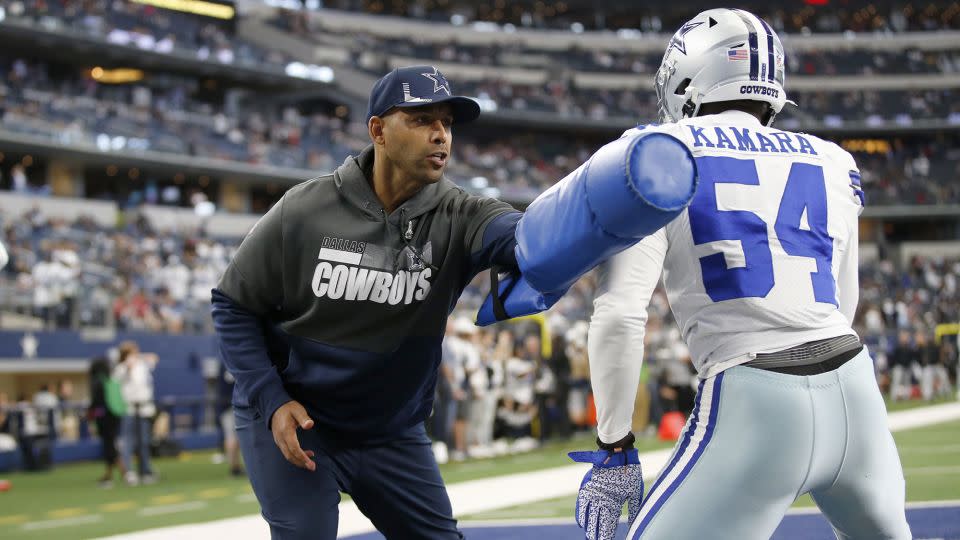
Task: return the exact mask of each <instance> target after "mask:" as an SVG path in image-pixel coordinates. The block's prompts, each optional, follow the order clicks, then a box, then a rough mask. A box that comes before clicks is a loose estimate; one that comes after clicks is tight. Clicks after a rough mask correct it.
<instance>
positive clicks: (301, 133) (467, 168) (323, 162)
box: [0, 56, 960, 204]
mask: <svg viewBox="0 0 960 540" xmlns="http://www.w3.org/2000/svg"><path fill="white" fill-rule="evenodd" d="M0 70H2V72H3V73H5V75H6V76H5V77H4V79H3V80H2V81H0V105H2V120H0V127H2V128H3V129H6V130H9V131H13V132H16V133H28V134H33V135H41V136H44V137H47V138H49V139H51V140H53V141H55V142H59V143H61V144H66V145H71V144H74V145H86V146H94V147H100V148H102V149H113V150H124V151H127V150H129V151H138V150H152V151H157V152H165V153H169V154H176V155H194V156H202V157H212V158H219V159H225V160H231V161H237V162H243V163H251V164H267V165H275V166H284V167H290V168H299V169H309V170H311V171H316V172H317V173H322V172H326V171H330V170H332V169H333V168H335V166H336V165H337V164H339V163H340V162H341V161H342V159H343V158H344V157H345V156H347V155H350V154H355V153H357V152H358V151H359V150H360V149H362V148H363V147H364V146H365V145H366V144H367V136H366V129H365V126H363V125H362V124H360V123H359V122H356V121H350V120H348V118H347V114H348V111H347V110H346V108H344V107H340V108H336V107H334V108H333V109H334V112H332V113H325V112H322V111H310V112H308V113H307V112H301V111H299V110H298V109H297V108H296V107H292V106H286V107H282V108H270V107H267V106H261V107H252V106H241V105H239V104H237V103H236V100H233V99H229V98H227V97H224V96H223V95H220V94H216V93H215V94H214V95H213V96H210V97H208V96H206V95H204V94H202V93H201V92H198V89H197V82H196V81H195V80H192V79H187V78H184V77H178V76H175V75H171V74H164V75H158V76H157V77H156V78H148V79H146V80H144V81H142V82H140V83H135V84H126V85H109V84H101V83H98V82H97V81H96V80H94V79H92V78H91V77H90V76H89V74H87V73H84V72H82V71H81V70H79V69H77V68H71V67H68V66H63V65H58V64H53V63H48V62H39V61H27V60H24V59H22V58H13V57H10V56H0ZM463 86H464V87H465V88H466V90H467V91H468V92H470V93H473V94H475V95H477V96H480V97H481V98H488V99H492V100H493V101H495V102H497V103H499V104H501V106H506V107H508V108H512V109H518V110H523V109H527V110H540V111H544V112H547V111H550V110H552V111H554V112H558V111H561V114H564V115H572V116H586V117H592V118H598V119H601V118H603V117H604V116H605V115H607V114H608V113H609V111H611V110H617V111H621V112H620V114H622V115H631V117H633V118H652V117H653V116H654V114H655V113H654V109H655V107H656V103H655V97H654V95H653V93H652V92H611V91H593V92H592V97H590V98H589V99H586V101H587V102H589V103H590V106H589V107H588V108H582V107H581V106H580V105H578V103H580V100H579V99H578V98H577V95H578V94H576V89H575V88H574V87H572V86H570V85H566V84H562V83H549V84H547V85H544V86H526V87H516V86H502V85H500V84H498V83H497V82H495V81H494V82H489V83H483V84H473V85H471V84H466V85H463ZM571 91H573V93H571ZM225 93H229V91H226V92H225ZM198 94H200V97H198ZM952 94H953V93H952V92H951V91H949V90H940V91H934V90H929V91H912V92H907V93H903V92H873V91H860V92H850V93H845V94H837V93H807V94H799V95H798V96H797V99H799V100H800V101H801V107H800V109H799V110H800V111H802V113H803V114H805V115H811V114H812V115H814V116H817V115H820V117H821V118H822V121H823V123H824V124H826V125H828V126H838V125H843V119H844V118H846V119H847V120H849V119H850V117H849V116H848V111H850V110H858V111H861V116H860V118H862V119H863V120H864V121H865V122H867V123H868V124H870V123H874V124H877V123H880V124H882V123H883V121H884V119H889V120H891V121H894V122H896V123H897V124H899V125H908V124H910V123H912V122H913V120H914V119H922V118H933V117H943V118H946V119H948V120H949V121H951V122H953V123H960V100H955V99H953V98H952V97H951V96H952ZM787 110H788V111H789V110H790V109H789V108H788V109H787ZM812 111H816V112H812ZM795 122H796V119H795V118H791V117H790V114H787V115H785V118H783V119H781V121H780V125H782V126H783V127H785V128H787V129H789V128H792V127H796V126H795V125H794V124H795ZM532 137H533V135H524V134H516V135H510V136H506V137H503V138H502V139H501V140H494V141H490V140H484V139H482V138H477V137H473V138H471V137H469V136H467V137H462V138H458V143H457V148H456V151H455V152H454V159H453V160H452V162H451V167H450V169H449V171H450V173H449V174H450V176H451V177H452V178H453V179H455V180H456V181H458V182H460V183H461V184H463V185H465V186H467V187H472V186H473V185H474V184H476V185H477V186H479V187H481V188H484V187H494V188H496V189H497V190H498V193H499V194H500V195H501V196H503V197H504V198H507V199H509V200H516V201H528V200H531V199H532V198H533V197H534V196H536V194H538V193H539V192H540V191H542V190H543V189H545V188H547V187H549V186H550V185H552V184H553V183H554V182H555V181H556V180H558V179H559V178H562V177H563V176H564V175H565V174H567V173H568V172H570V171H571V170H573V169H574V168H575V167H576V165H578V164H579V163H581V162H583V160H585V159H586V157H587V156H588V155H589V153H591V152H592V151H593V150H594V149H595V147H596V146H597V145H598V144H599V143H597V142H595V141H594V142H591V141H582V140H576V139H569V138H566V137H563V136H560V135H543V134H541V135H538V136H536V144H530V143H531V142H532V141H531V140H530V139H531V138H532ZM118 141H120V142H121V144H122V146H120V147H118V146H117V144H118ZM888 146H889V149H888V150H887V151H885V152H881V153H872V154H865V153H864V154H858V155H857V157H858V159H859V161H860V164H861V169H863V173H864V182H865V184H866V185H867V186H868V195H869V196H870V198H871V202H873V203H880V204H886V203H891V202H903V201H909V202H910V203H915V204H933V203H941V204H942V203H954V202H957V201H960V193H958V190H957V189H956V188H955V187H954V186H953V185H952V183H951V182H948V181H947V179H949V178H952V177H953V176H954V175H955V174H956V173H957V172H958V171H960V168H958V167H960V155H958V152H957V151H956V150H955V146H956V145H952V144H941V142H940V141H933V140H931V141H930V142H929V143H922V142H900V141H897V140H894V141H892V143H891V144H889V145H888ZM23 177H24V175H23V171H22V170H18V171H10V173H9V174H8V176H7V178H2V179H0V187H6V188H8V189H14V190H18V189H19V188H25V183H24V182H23V181H22V179H23ZM474 179H476V181H475V182H474ZM139 200H144V199H142V198H141V199H136V200H133V201H127V200H123V201H117V202H120V203H122V204H127V203H128V202H134V203H135V202H137V201H139ZM187 200H188V198H186V197H180V198H178V199H177V201H178V202H180V201H183V202H185V201H187Z"/></svg>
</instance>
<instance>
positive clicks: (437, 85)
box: [421, 66, 451, 96]
mask: <svg viewBox="0 0 960 540" xmlns="http://www.w3.org/2000/svg"><path fill="white" fill-rule="evenodd" d="M421 75H423V76H424V77H426V78H428V79H430V80H431V81H433V93H434V94H436V93H437V92H439V91H441V90H443V91H444V92H446V93H447V95H448V96H449V95H451V94H450V83H448V82H447V78H446V77H444V76H443V74H441V73H440V72H439V71H437V68H436V66H434V68H433V73H421Z"/></svg>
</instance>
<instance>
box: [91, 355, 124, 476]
mask: <svg viewBox="0 0 960 540" xmlns="http://www.w3.org/2000/svg"><path fill="white" fill-rule="evenodd" d="M125 413H126V403H125V402H124V401H123V396H122V395H121V393H120V387H119V385H118V384H117V382H116V381H115V380H113V379H111V376H110V362H109V361H108V360H107V359H106V358H102V357H101V358H94V359H93V362H91V363H90V407H89V408H88V409H87V418H88V419H90V420H93V421H94V423H95V424H96V426H97V437H99V438H100V442H101V444H102V446H103V463H104V466H105V467H106V468H105V470H104V471H103V476H101V477H100V479H99V480H98V481H97V482H98V483H99V484H100V486H101V487H112V486H113V470H114V469H117V470H118V472H119V473H120V479H121V480H123V479H124V477H125V476H126V473H127V470H126V468H125V467H124V464H123V461H122V460H121V459H120V453H119V452H118V451H117V437H118V436H119V435H120V422H121V418H122V417H123V416H124V414H125Z"/></svg>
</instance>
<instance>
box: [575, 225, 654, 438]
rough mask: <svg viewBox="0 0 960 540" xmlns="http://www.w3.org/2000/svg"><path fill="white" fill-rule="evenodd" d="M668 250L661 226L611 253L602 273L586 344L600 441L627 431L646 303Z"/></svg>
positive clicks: (628, 431) (634, 391) (635, 390)
mask: <svg viewBox="0 0 960 540" xmlns="http://www.w3.org/2000/svg"><path fill="white" fill-rule="evenodd" d="M666 251H667V240H666V233H665V231H664V230H663V229H661V230H660V231H658V232H656V233H655V234H653V235H651V236H648V237H647V238H644V239H643V240H642V241H640V243H638V244H637V245H636V246H633V247H632V248H629V249H627V250H626V251H624V252H623V253H620V254H618V255H617V256H615V257H613V258H612V259H610V262H609V266H608V268H607V269H606V272H605V275H604V276H602V277H603V278H604V280H605V283H604V284H602V286H603V288H604V291H603V293H602V294H600V296H598V297H597V298H596V300H594V302H593V316H592V317H591V319H590V330H589V333H588V335H587V350H588V353H589V359H590V383H591V386H592V387H593V397H594V400H595V402H596V406H597V437H598V439H599V440H600V442H602V443H604V444H612V443H616V442H618V441H621V440H623V439H624V438H625V437H627V436H628V435H629V434H630V427H631V421H632V418H633V406H634V402H635V400H636V397H637V387H638V384H639V381H640V370H641V367H642V365H643V337H644V333H645V329H646V324H647V305H648V304H649V303H650V296H651V295H652V294H653V290H654V289H655V288H656V286H657V282H658V281H659V280H660V273H661V270H662V268H663V260H664V257H665V256H666ZM604 285H605V286H604Z"/></svg>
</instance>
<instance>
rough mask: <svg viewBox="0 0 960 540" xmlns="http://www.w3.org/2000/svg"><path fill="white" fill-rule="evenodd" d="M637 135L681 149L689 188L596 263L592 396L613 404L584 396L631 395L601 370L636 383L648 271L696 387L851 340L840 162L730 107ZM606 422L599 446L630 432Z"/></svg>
mask: <svg viewBox="0 0 960 540" xmlns="http://www.w3.org/2000/svg"><path fill="white" fill-rule="evenodd" d="M645 130H652V131H663V132H667V133H670V134H671V135H674V136H676V137H678V138H680V139H681V140H682V141H684V142H685V143H687V144H688V145H689V148H690V149H691V151H692V152H693V155H694V157H695V159H696V161H697V167H698V171H699V185H698V187H697V192H696V194H695V195H694V198H693V200H692V202H691V204H690V206H689V207H688V208H687V209H686V210H685V211H684V212H683V213H682V214H681V215H680V216H679V217H678V218H677V219H675V220H674V221H672V222H671V223H670V224H668V225H667V226H666V227H664V228H663V229H661V230H660V231H658V232H657V233H655V234H653V235H651V236H649V237H647V238H645V239H644V240H643V241H641V242H640V243H639V244H637V245H636V246H634V247H632V248H630V249H628V250H626V251H624V252H623V253H621V254H619V255H617V256H616V257H614V258H613V259H611V261H610V264H609V265H608V267H607V275H606V276H605V284H604V289H605V291H604V292H603V293H602V294H601V295H600V296H598V298H597V299H596V300H595V302H594V316H593V319H592V321H591V329H590V341H589V345H590V360H591V372H592V373H593V374H594V375H595V377H594V379H593V383H594V387H595V388H596V387H597V386H598V385H599V386H601V387H604V386H612V387H623V392H626V394H624V393H623V392H617V391H614V392H613V393H612V394H611V393H608V392H597V394H603V395H609V396H611V397H613V396H616V395H618V394H619V395H620V396H624V395H626V396H629V395H633V392H635V391H636V389H635V380H634V381H633V388H632V389H631V388H630V385H631V381H630V380H629V377H624V376H623V373H622V372H619V374H618V372H617V369H616V368H614V367H612V366H611V364H612V363H615V364H620V365H621V366H622V364H624V363H630V364H632V365H636V366H637V367H636V370H637V372H638V373H639V369H640V368H639V366H640V363H641V362H642V358H643V334H644V326H645V325H646V307H647V304H648V302H649V300H650V296H651V294H652V293H653V290H654V288H655V287H656V285H657V283H658V281H659V279H660V274H661V270H662V271H663V281H664V286H665V288H666V292H667V297H668V299H669V302H670V307H671V309H672V310H673V314H674V317H675V318H676V320H677V323H678V325H679V326H680V331H681V333H682V336H683V338H684V340H685V341H686V343H687V345H688V346H689V348H690V356H691V359H692V360H693V362H694V364H695V366H696V368H697V371H698V374H699V376H700V377H701V378H708V377H711V376H713V375H716V374H717V373H719V372H721V371H722V370H724V369H726V368H729V367H732V366H735V365H739V364H742V363H745V362H747V361H749V360H751V359H752V358H753V357H754V356H755V355H756V354H757V353H765V352H775V351H779V350H783V349H786V348H789V347H792V346H794V345H799V344H801V343H805V342H808V341H814V340H818V339H826V338H831V337H836V336H842V335H847V334H855V332H854V331H853V329H852V328H851V323H852V320H853V316H854V312H855V310H856V305H857V298H858V276H857V259H858V252H857V241H858V229H857V227H858V225H857V218H858V216H859V213H860V211H861V210H862V204H863V192H862V191H861V188H860V176H859V172H858V170H857V168H856V164H855V163H854V160H853V157H852V156H851V155H850V154H849V153H848V152H846V151H844V150H843V149H841V148H840V147H839V146H837V145H835V144H833V143H831V142H827V141H824V140H821V139H819V138H817V137H814V136H812V135H806V134H798V133H792V132H786V131H781V130H778V129H774V128H770V127H765V126H763V125H762V124H761V123H760V122H759V121H758V120H757V119H756V118H755V117H753V116H752V115H749V114H747V113H743V112H740V111H727V112H724V113H721V114H717V115H709V116H701V117H696V118H688V119H684V120H682V121H680V122H677V123H675V124H666V125H663V126H656V127H649V128H646V129H645ZM633 133H636V130H630V131H628V132H627V134H625V135H630V134H633ZM618 377H619V378H621V379H627V381H626V383H624V382H623V381H622V380H620V381H618V380H617V378H618ZM608 399H609V398H608ZM613 399H614V400H616V399H617V398H616V397H613ZM623 401H624V402H627V401H626V399H623ZM632 403H633V401H632V400H629V404H631V405H632ZM600 405H601V404H600V403H598V409H599V408H600ZM611 405H613V406H614V407H617V405H615V404H613V403H611ZM616 416H619V417H620V418H621V422H617V424H618V425H612V424H610V423H609V420H612V418H607V419H606V421H605V419H604V418H599V421H600V422H599V423H600V426H599V428H600V429H599V431H600V433H599V434H600V436H601V438H602V439H603V440H605V441H614V440H618V439H619V438H620V437H622V436H624V435H626V431H627V430H628V429H629V425H619V424H620V423H622V422H623V418H626V419H627V420H629V415H626V416H624V415H616ZM604 424H606V425H604ZM617 435H619V437H618V436H617Z"/></svg>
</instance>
